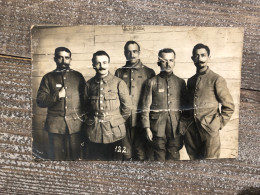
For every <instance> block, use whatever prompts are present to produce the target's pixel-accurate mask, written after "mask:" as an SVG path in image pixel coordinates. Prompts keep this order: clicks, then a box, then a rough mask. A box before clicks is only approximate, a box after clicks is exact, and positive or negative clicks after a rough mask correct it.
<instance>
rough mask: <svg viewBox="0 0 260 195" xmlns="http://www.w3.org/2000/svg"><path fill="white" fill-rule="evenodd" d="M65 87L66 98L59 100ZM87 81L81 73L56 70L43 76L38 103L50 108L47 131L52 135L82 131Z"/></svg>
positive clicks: (46, 125) (46, 123) (40, 105)
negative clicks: (60, 91)
mask: <svg viewBox="0 0 260 195" xmlns="http://www.w3.org/2000/svg"><path fill="white" fill-rule="evenodd" d="M63 86H64V87H65V90H66V97H65V98H59V90H60V89H61V88H62V87H63ZM84 88H85V79H84V77H83V76H82V74H81V73H79V72H77V71H75V70H72V69H68V70H63V71H61V70H58V69H56V70H54V71H52V72H49V73H47V74H46V75H44V76H43V78H42V81H41V84H40V87H39V90H38V93H37V99H36V102H37V104H38V106H39V107H41V108H48V110H47V118H46V122H45V129H46V130H47V131H48V132H51V133H57V134H65V132H66V128H68V133H69V134H72V133H76V132H79V131H80V130H81V125H82V120H81V117H82V115H83V114H84V112H83V107H84V106H83V103H84Z"/></svg>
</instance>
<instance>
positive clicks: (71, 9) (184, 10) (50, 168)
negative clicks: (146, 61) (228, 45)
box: [0, 0, 260, 194]
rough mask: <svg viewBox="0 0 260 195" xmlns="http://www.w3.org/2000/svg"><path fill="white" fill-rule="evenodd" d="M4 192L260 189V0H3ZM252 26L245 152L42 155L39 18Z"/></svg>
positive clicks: (0, 178) (0, 128) (0, 124)
mask: <svg viewBox="0 0 260 195" xmlns="http://www.w3.org/2000/svg"><path fill="white" fill-rule="evenodd" d="M0 5H1V6H0V92H1V93H0V108H1V109H0V156H1V158H0V193H1V194H44V193H49V194H260V152H259V150H260V146H259V143H260V128H259V127H260V120H259V111H260V85H259V82H260V75H259V73H260V70H259V68H260V65H259V64H260V53H259V51H260V44H259V43H260V31H259V27H260V1H259V0H212V1H209V0H208V1H205V0H182V1H181V0H164V1H155V0H154V1H144V0H143V1H142V0H133V1H128V0H116V1H113V0H103V1H83V0H82V1H79V0H78V1H75V0H64V1H53V0H35V1H33V0H23V1H18V0H6V1H4V0H2V1H0ZM39 24H55V25H81V24H82V25H83V24H88V25H102V24H104V25H105V24H106V25H122V24H125V25H167V26H184V25H185V26H205V27H208V26H210V27H218V26H221V27H244V30H245V31H244V33H245V35H244V49H243V65H242V83H241V104H240V127H239V157H238V158H237V159H221V160H201V161H174V162H171V163H162V162H86V161H77V162H57V161H56V162H55V161H39V162H37V161H34V160H33V158H32V156H31V150H32V146H31V144H32V131H31V128H32V125H31V124H32V111H31V110H32V104H31V101H32V91H31V86H32V83H31V68H32V65H31V59H30V28H31V26H32V25H39Z"/></svg>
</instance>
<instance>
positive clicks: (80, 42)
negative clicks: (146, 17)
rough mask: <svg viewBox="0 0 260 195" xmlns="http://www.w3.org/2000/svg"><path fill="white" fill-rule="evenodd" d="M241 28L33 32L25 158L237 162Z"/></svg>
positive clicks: (51, 28) (50, 28)
mask: <svg viewBox="0 0 260 195" xmlns="http://www.w3.org/2000/svg"><path fill="white" fill-rule="evenodd" d="M243 36H244V30H243V28H223V27H184V26H125V25H121V26H120V25H118V26H94V25H92V26H69V27H68V26H33V27H32V29H31V51H32V65H33V66H32V67H33V68H32V92H33V98H32V101H33V120H32V123H33V124H32V134H33V145H32V150H33V151H32V155H33V156H34V157H35V158H36V159H46V160H117V161H171V160H197V159H219V158H236V157H237V156H238V129H239V103H240V83H241V64H242V51H243Z"/></svg>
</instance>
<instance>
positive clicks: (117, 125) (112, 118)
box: [84, 73, 131, 144]
mask: <svg viewBox="0 0 260 195" xmlns="http://www.w3.org/2000/svg"><path fill="white" fill-rule="evenodd" d="M85 95H86V97H87V101H86V107H85V109H86V111H87V118H86V120H85V128H84V129H85V132H86V135H87V137H88V139H89V140H90V141H91V142H95V143H104V144H105V143H113V142H115V141H118V140H120V139H122V138H124V137H125V135H126V129H125V125H124V123H125V120H126V119H127V118H128V117H129V116H130V113H131V99H130V97H129V92H128V89H127V86H126V84H125V82H124V81H122V80H121V79H120V78H118V77H115V76H113V75H111V74H110V73H109V74H108V75H107V76H106V77H104V78H100V77H99V76H98V75H96V76H95V77H93V78H91V79H90V80H88V81H87V84H86V90H85Z"/></svg>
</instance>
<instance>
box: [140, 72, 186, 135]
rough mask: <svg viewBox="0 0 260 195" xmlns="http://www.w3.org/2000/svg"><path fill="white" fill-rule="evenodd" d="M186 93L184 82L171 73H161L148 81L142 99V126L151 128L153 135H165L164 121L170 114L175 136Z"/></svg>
mask: <svg viewBox="0 0 260 195" xmlns="http://www.w3.org/2000/svg"><path fill="white" fill-rule="evenodd" d="M185 93H186V84H185V81H184V80H183V79H181V78H179V77H177V76H176V75H174V74H173V73H172V74H170V75H167V74H166V73H165V72H161V73H160V74H158V75H156V76H155V77H153V78H151V79H149V80H148V82H147V85H146V88H145V91H144V97H143V106H142V110H143V112H142V124H143V127H144V128H151V130H152V132H153V134H154V135H156V136H158V137H163V136H164V135H165V126H166V122H162V121H165V120H166V119H164V118H167V117H168V114H170V118H171V124H172V131H173V135H174V136H175V135H176V134H177V133H178V132H176V129H177V126H178V121H179V118H180V115H181V110H182V107H183V104H184V96H185Z"/></svg>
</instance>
